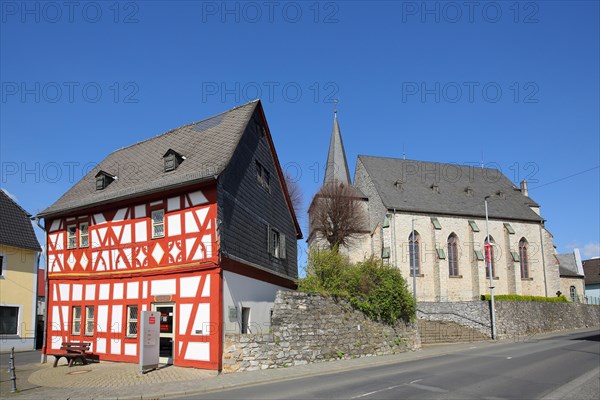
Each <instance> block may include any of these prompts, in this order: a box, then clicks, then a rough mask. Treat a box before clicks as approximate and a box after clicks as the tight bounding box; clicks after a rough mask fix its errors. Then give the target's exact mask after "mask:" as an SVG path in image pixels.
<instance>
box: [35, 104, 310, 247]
mask: <svg viewBox="0 0 600 400" xmlns="http://www.w3.org/2000/svg"><path fill="white" fill-rule="evenodd" d="M255 111H257V112H258V115H259V116H260V118H261V119H262V121H263V123H264V125H265V129H266V133H267V140H268V142H269V147H270V149H271V152H272V155H273V158H274V160H275V165H276V168H277V173H278V176H279V178H280V181H281V184H282V187H283V189H284V197H285V200H286V203H287V205H288V208H289V211H290V214H291V216H292V219H293V221H294V224H295V226H296V231H297V236H298V238H301V237H302V231H301V229H300V225H299V224H298V220H297V217H296V214H295V212H294V209H293V206H292V202H291V200H290V198H289V193H288V191H287V187H286V184H285V179H284V175H283V172H282V171H281V165H280V164H279V159H278V158H277V153H276V152H275V146H274V145H273V140H272V137H271V133H270V131H269V127H268V124H267V120H266V118H265V115H264V110H263V108H262V105H261V103H260V100H254V101H251V102H250V103H247V104H244V105H242V106H239V107H235V108H232V109H231V110H229V111H225V112H223V113H221V114H218V115H215V116H213V117H210V118H207V119H204V120H202V121H199V122H193V123H191V124H187V125H184V126H182V127H180V128H176V129H173V130H170V131H168V132H166V133H163V134H161V135H158V136H155V137H153V138H150V139H147V140H144V141H142V142H139V143H136V144H133V145H131V146H128V147H124V148H122V149H119V150H116V151H114V152H112V153H111V154H109V155H108V157H106V158H105V159H104V160H103V161H102V162H101V163H100V164H98V165H97V166H96V167H95V168H94V169H92V170H91V171H90V172H89V173H88V174H87V175H86V176H84V177H83V178H82V179H81V180H80V181H79V182H77V183H76V184H75V185H74V186H73V187H72V188H71V189H69V190H68V191H67V192H66V193H65V194H64V195H63V196H62V197H61V198H59V199H58V200H57V201H56V202H55V203H54V204H52V205H51V206H50V207H48V208H46V209H45V210H44V211H42V212H41V213H40V214H38V216H39V217H48V216H52V215H60V214H63V213H66V212H71V211H78V210H83V209H85V208H88V207H93V206H97V205H102V204H107V203H111V202H115V201H120V200H124V199H129V198H133V197H137V196H142V195H146V194H151V193H158V192H162V191H165V190H169V189H172V188H177V187H183V186H187V185H191V184H194V183H200V182H205V181H210V180H216V179H217V178H218V176H219V175H220V174H221V172H223V171H224V170H225V168H226V167H227V166H228V165H229V163H230V161H231V157H232V156H233V153H234V151H235V149H236V148H237V146H238V143H239V141H240V139H241V137H242V134H243V133H244V131H245V129H246V126H247V125H248V123H249V122H250V120H251V118H252V115H253V114H254V112H255ZM169 150H170V151H173V152H175V153H178V154H179V155H181V156H184V157H185V162H183V163H181V164H180V165H179V166H178V168H177V169H175V170H173V171H169V172H165V169H164V160H163V157H164V155H165V154H166V153H168V152H169ZM100 171H104V172H105V173H106V174H108V175H110V176H112V177H115V180H114V181H113V182H111V183H110V185H108V186H106V187H105V188H104V189H102V190H96V178H95V176H96V175H97V174H98V173H99V172H100Z"/></svg>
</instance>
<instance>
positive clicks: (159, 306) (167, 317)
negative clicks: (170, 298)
mask: <svg viewBox="0 0 600 400" xmlns="http://www.w3.org/2000/svg"><path fill="white" fill-rule="evenodd" d="M152 310H153V311H158V312H159V313H160V347H159V356H160V358H159V362H160V363H161V364H173V350H174V348H175V344H174V343H175V305H174V304H173V303H154V304H152Z"/></svg>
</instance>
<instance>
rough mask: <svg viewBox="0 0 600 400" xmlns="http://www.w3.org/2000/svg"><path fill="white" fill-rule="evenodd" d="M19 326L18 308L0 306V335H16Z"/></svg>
mask: <svg viewBox="0 0 600 400" xmlns="http://www.w3.org/2000/svg"><path fill="white" fill-rule="evenodd" d="M18 325H19V307H11V306H0V335H16V334H17V333H18Z"/></svg>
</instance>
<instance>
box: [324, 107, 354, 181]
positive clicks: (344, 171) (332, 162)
mask: <svg viewBox="0 0 600 400" xmlns="http://www.w3.org/2000/svg"><path fill="white" fill-rule="evenodd" d="M326 183H343V184H344V185H346V186H350V171H349V170H348V162H347V161H346V152H345V150H344V142H342V134H341V132H340V125H339V123H338V119H337V112H336V113H335V115H334V118H333V130H332V131H331V140H330V141H329V152H328V153H327V165H326V167H325V178H324V179H323V184H326Z"/></svg>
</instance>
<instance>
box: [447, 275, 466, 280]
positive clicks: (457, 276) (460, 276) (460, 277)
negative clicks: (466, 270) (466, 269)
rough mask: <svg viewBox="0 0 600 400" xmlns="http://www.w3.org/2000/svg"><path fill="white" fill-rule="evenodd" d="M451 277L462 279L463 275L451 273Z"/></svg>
mask: <svg viewBox="0 0 600 400" xmlns="http://www.w3.org/2000/svg"><path fill="white" fill-rule="evenodd" d="M448 277H449V278H454V279H462V277H463V276H462V275H449V276H448Z"/></svg>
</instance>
